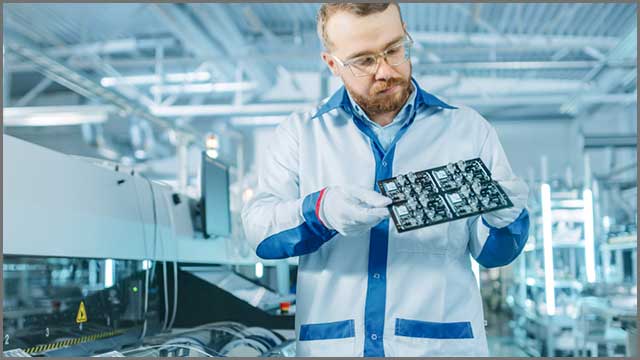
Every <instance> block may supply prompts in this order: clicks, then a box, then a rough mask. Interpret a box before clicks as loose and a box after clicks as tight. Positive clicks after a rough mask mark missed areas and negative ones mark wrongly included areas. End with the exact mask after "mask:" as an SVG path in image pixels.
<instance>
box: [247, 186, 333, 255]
mask: <svg viewBox="0 0 640 360" xmlns="http://www.w3.org/2000/svg"><path fill="white" fill-rule="evenodd" d="M323 195H324V189H323V190H321V191H318V192H314V193H311V194H309V195H307V196H306V197H305V198H304V200H303V201H302V216H303V217H304V222H302V224H300V225H298V226H296V227H295V228H292V229H288V230H284V231H282V232H279V233H277V234H273V235H271V236H269V237H268V238H266V239H264V240H263V241H262V242H260V244H259V245H258V248H257V249H256V254H257V255H258V256H259V257H261V258H263V259H284V258H288V257H292V256H300V255H305V254H309V253H312V252H314V251H316V250H318V249H319V248H320V246H322V244H324V243H325V242H327V241H329V239H331V238H332V237H334V236H335V235H336V234H337V233H338V232H337V231H335V230H331V229H329V228H327V227H326V226H325V225H324V224H323V223H322V221H321V220H320V218H319V216H318V209H319V206H320V202H321V201H322V196H323Z"/></svg>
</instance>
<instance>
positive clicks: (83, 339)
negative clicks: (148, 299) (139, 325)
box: [24, 329, 126, 354]
mask: <svg viewBox="0 0 640 360" xmlns="http://www.w3.org/2000/svg"><path fill="white" fill-rule="evenodd" d="M125 331H126V329H119V330H112V331H107V332H102V333H98V334H93V335H87V336H82V337H79V338H75V339H69V340H64V341H58V342H55V343H51V344H43V345H37V346H33V347H30V348H28V349H25V350H24V351H25V352H26V353H28V354H37V353H41V352H45V351H50V350H55V349H60V348H63V347H68V346H72V345H78V344H80V343H84V342H88V341H94V340H99V339H104V338H108V337H111V336H115V335H120V334H122V333H123V332H125Z"/></svg>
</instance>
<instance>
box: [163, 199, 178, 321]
mask: <svg viewBox="0 0 640 360" xmlns="http://www.w3.org/2000/svg"><path fill="white" fill-rule="evenodd" d="M164 199H165V202H166V204H167V211H168V212H169V224H170V226H171V231H172V234H173V236H172V239H173V242H174V243H175V247H176V251H175V259H174V261H173V312H172V314H171V321H169V326H168V329H171V328H173V323H174V321H175V320H176V313H177V312H178V249H179V247H178V242H177V240H176V231H175V219H174V217H173V211H172V209H173V208H172V207H171V201H170V200H169V199H168V198H167V197H166V196H165V197H164Z"/></svg>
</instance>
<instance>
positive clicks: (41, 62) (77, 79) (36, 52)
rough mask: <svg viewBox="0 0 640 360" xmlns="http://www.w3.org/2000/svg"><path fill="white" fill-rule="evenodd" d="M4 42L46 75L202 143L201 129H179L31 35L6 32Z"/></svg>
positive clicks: (9, 48) (10, 49) (88, 95)
mask: <svg viewBox="0 0 640 360" xmlns="http://www.w3.org/2000/svg"><path fill="white" fill-rule="evenodd" d="M4 45H5V48H6V49H7V50H8V51H11V52H14V53H15V54H17V55H19V56H21V57H23V58H24V59H25V60H27V61H29V62H32V63H33V64H34V65H36V67H37V69H38V71H39V72H41V73H42V74H43V75H45V76H46V77H48V78H50V79H52V80H53V81H55V82H57V83H59V84H61V85H63V86H66V87H68V88H70V89H71V90H73V91H75V92H77V93H78V94H80V95H83V96H85V97H88V98H91V99H100V100H102V101H104V102H106V103H109V104H113V105H114V106H116V107H117V108H118V109H120V110H121V111H123V112H124V113H126V114H128V115H131V116H138V117H140V118H142V119H145V120H148V121H150V122H151V123H153V124H155V125H157V126H160V127H162V128H168V129H175V130H176V131H177V132H181V133H183V134H184V135H185V136H186V137H189V139H191V140H193V141H195V142H196V143H199V142H198V139H199V137H200V135H199V134H198V133H197V132H193V131H192V130H190V129H176V127H175V126H174V124H173V123H172V122H170V121H168V120H166V119H162V118H159V117H157V116H155V115H153V114H151V113H149V111H148V109H146V108H145V107H144V106H142V105H141V104H140V103H138V102H136V101H134V100H131V99H127V98H126V97H124V96H122V95H120V94H119V93H116V92H114V91H111V90H109V89H107V88H104V87H102V86H100V84H98V83H97V82H95V81H93V80H92V79H89V78H88V77H87V76H85V75H84V74H81V73H79V72H77V71H75V70H73V69H71V68H69V67H68V66H66V65H65V64H62V63H61V62H59V61H57V60H55V59H53V58H51V57H50V56H48V55H46V54H45V53H43V52H42V51H41V50H40V49H39V48H38V47H37V45H35V44H33V43H31V42H30V41H29V40H28V39H26V38H24V37H22V36H20V35H18V34H6V33H5V37H4Z"/></svg>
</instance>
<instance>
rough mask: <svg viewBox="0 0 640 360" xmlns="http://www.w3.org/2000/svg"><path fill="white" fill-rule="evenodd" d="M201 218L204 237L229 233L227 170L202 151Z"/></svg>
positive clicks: (229, 215) (229, 213) (229, 214)
mask: <svg viewBox="0 0 640 360" xmlns="http://www.w3.org/2000/svg"><path fill="white" fill-rule="evenodd" d="M200 186H201V189H202V199H201V206H202V220H203V222H204V224H203V233H204V237H205V238H208V237H210V236H227V235H229V234H231V209H230V206H229V170H228V168H227V167H226V166H225V165H224V164H222V163H221V162H219V161H217V160H215V159H212V158H211V157H209V156H208V155H207V153H206V152H205V151H203V152H202V172H201V181H200Z"/></svg>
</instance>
